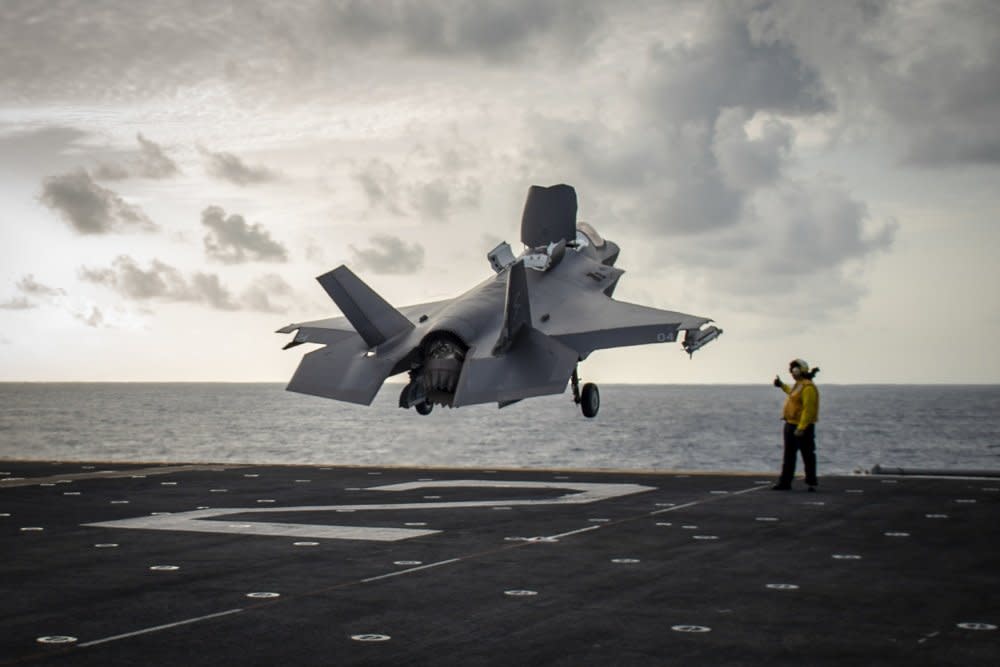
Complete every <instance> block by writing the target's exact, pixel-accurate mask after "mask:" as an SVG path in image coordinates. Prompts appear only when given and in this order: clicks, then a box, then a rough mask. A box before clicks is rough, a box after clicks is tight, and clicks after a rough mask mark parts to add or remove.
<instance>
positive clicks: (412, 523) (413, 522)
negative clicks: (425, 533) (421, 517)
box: [403, 521, 427, 526]
mask: <svg viewBox="0 0 1000 667" xmlns="http://www.w3.org/2000/svg"><path fill="white" fill-rule="evenodd" d="M403 525H404V526H426V525H427V523H426V522H424V521H408V522H407V523H404V524H403Z"/></svg>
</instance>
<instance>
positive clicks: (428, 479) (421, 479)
mask: <svg viewBox="0 0 1000 667" xmlns="http://www.w3.org/2000/svg"><path fill="white" fill-rule="evenodd" d="M417 481H418V482H433V481H434V478H433V477H421V478H420V479H418V480H417Z"/></svg>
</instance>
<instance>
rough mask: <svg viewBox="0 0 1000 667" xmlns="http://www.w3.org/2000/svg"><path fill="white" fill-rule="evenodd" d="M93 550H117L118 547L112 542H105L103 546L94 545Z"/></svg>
mask: <svg viewBox="0 0 1000 667" xmlns="http://www.w3.org/2000/svg"><path fill="white" fill-rule="evenodd" d="M94 548H95V549H117V548H118V545H117V544H116V543H114V542H105V543H103V544H95V545H94Z"/></svg>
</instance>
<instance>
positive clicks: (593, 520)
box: [587, 518, 611, 523]
mask: <svg viewBox="0 0 1000 667" xmlns="http://www.w3.org/2000/svg"><path fill="white" fill-rule="evenodd" d="M587 521H589V522H591V523H607V522H609V521H611V519H604V518H601V519H587Z"/></svg>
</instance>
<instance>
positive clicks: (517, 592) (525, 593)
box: [503, 588, 538, 598]
mask: <svg viewBox="0 0 1000 667" xmlns="http://www.w3.org/2000/svg"><path fill="white" fill-rule="evenodd" d="M503 594H504V595H509V596H511V597H515V598H527V597H531V596H533V595H538V591H529V590H524V589H520V588H515V589H513V590H509V591H504V592H503Z"/></svg>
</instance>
